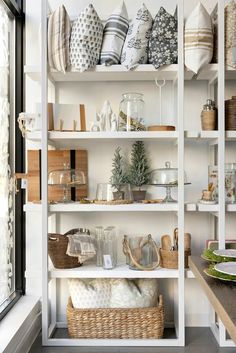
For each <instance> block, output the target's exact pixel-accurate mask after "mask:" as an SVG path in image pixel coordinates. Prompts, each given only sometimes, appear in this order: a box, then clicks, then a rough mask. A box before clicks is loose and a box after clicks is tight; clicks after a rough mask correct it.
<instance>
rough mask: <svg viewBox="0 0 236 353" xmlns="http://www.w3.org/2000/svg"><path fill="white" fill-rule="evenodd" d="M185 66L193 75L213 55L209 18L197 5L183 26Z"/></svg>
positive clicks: (202, 8) (199, 4) (208, 61)
mask: <svg viewBox="0 0 236 353" xmlns="http://www.w3.org/2000/svg"><path fill="white" fill-rule="evenodd" d="M184 47H185V65H186V67H187V68H188V69H190V70H191V71H193V72H194V73H195V74H197V73H198V71H199V70H200V69H201V68H202V67H203V66H204V65H206V64H209V63H210V62H211V59H212V55H213V29H212V22H211V17H210V15H209V14H208V12H207V11H206V9H205V7H204V6H203V5H202V4H201V3H198V5H197V6H196V7H195V9H194V10H193V12H192V13H191V14H190V15H189V17H188V18H187V20H186V24H185V46H184Z"/></svg>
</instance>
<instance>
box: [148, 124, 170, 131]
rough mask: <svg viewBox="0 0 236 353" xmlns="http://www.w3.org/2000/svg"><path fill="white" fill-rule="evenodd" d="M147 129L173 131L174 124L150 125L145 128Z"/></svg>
mask: <svg viewBox="0 0 236 353" xmlns="http://www.w3.org/2000/svg"><path fill="white" fill-rule="evenodd" d="M147 130H148V131H175V126H171V125H151V126H148V128H147Z"/></svg>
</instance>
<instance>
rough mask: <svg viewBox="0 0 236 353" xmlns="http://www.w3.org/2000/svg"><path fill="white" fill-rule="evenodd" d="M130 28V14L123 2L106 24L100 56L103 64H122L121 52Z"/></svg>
mask: <svg viewBox="0 0 236 353" xmlns="http://www.w3.org/2000/svg"><path fill="white" fill-rule="evenodd" d="M128 28H129V21H128V13H127V9H126V6H125V3H124V2H122V3H121V4H120V5H119V6H118V7H117V8H116V9H115V10H114V12H113V13H112V15H111V16H110V17H109V18H108V20H107V22H106V25H105V28H104V32H103V43H102V51H101V55H100V62H101V64H105V65H113V64H119V63H120V57H121V52H122V48H123V45H124V42H125V38H126V34H127V31H128Z"/></svg>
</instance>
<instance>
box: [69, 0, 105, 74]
mask: <svg viewBox="0 0 236 353" xmlns="http://www.w3.org/2000/svg"><path fill="white" fill-rule="evenodd" d="M102 37H103V25H102V22H101V20H100V18H99V17H98V14H97V12H96V10H95V9H94V7H93V5H91V4H90V5H88V6H87V7H86V8H85V10H84V11H83V12H81V13H80V14H79V16H78V18H77V20H76V21H75V22H74V23H73V25H72V31H71V40H70V61H71V65H72V67H73V68H74V69H76V70H78V71H81V72H83V71H85V70H88V69H90V68H92V67H94V66H95V65H97V64H98V61H99V57H100V51H101V46H102Z"/></svg>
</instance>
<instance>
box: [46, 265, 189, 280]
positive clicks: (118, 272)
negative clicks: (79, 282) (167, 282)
mask: <svg viewBox="0 0 236 353" xmlns="http://www.w3.org/2000/svg"><path fill="white" fill-rule="evenodd" d="M185 276H186V278H194V275H193V273H192V271H190V270H185ZM178 277H179V272H178V270H174V269H173V270H170V269H165V268H161V267H160V268H157V269H156V270H153V271H135V270H131V269H129V267H128V266H127V265H124V264H122V265H118V266H117V267H115V268H114V269H112V270H104V269H103V268H102V267H97V266H95V265H94V264H89V265H84V266H81V267H78V268H73V269H55V268H53V269H51V270H50V271H49V278H178Z"/></svg>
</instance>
